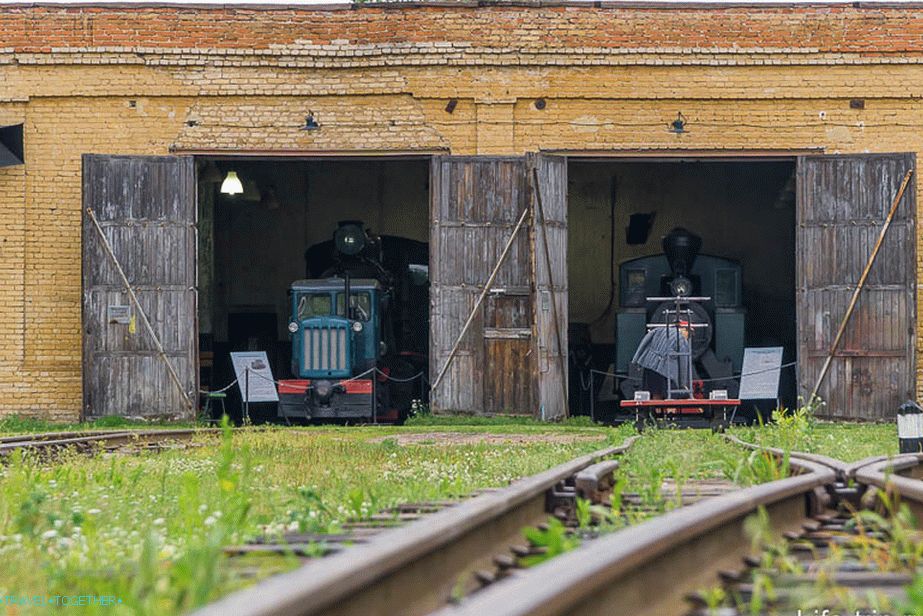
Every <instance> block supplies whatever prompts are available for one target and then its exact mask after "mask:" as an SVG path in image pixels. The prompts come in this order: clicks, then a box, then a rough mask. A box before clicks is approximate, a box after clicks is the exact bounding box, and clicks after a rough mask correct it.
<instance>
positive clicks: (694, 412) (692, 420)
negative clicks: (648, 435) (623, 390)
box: [619, 398, 740, 431]
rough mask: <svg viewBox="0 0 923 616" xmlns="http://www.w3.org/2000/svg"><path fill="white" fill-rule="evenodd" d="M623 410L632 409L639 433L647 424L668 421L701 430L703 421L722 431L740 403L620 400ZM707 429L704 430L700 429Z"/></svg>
mask: <svg viewBox="0 0 923 616" xmlns="http://www.w3.org/2000/svg"><path fill="white" fill-rule="evenodd" d="M619 404H620V406H621V407H622V408H623V409H634V411H635V426H636V427H637V428H638V429H639V430H643V429H644V426H645V424H646V423H648V422H652V421H654V420H664V419H670V420H674V421H676V422H677V423H678V424H680V425H683V424H685V425H689V426H696V425H699V426H701V423H700V422H702V421H703V420H704V421H706V422H707V424H708V426H710V427H711V429H712V430H719V431H721V430H724V428H726V427H727V426H728V425H729V423H730V421H729V419H728V418H729V417H733V413H734V411H735V410H736V409H737V407H739V406H740V400H738V399H736V398H733V399H728V400H702V399H699V398H685V399H674V400H622V401H621V402H620V403H619ZM703 427H707V426H703Z"/></svg>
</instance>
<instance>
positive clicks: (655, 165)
mask: <svg viewBox="0 0 923 616" xmlns="http://www.w3.org/2000/svg"><path fill="white" fill-rule="evenodd" d="M568 173H569V191H568V292H569V299H568V306H569V315H568V318H569V332H570V349H569V352H570V353H569V354H570V374H569V383H570V392H571V394H570V395H571V409H572V412H573V413H574V414H584V415H587V414H590V412H591V406H592V409H593V412H594V413H595V414H596V415H597V416H598V417H603V418H613V417H616V413H615V411H616V409H617V407H618V401H619V400H620V399H623V398H624V397H626V396H630V395H631V394H632V392H633V390H632V389H631V387H630V386H626V385H625V384H624V383H623V379H622V378H620V377H621V376H622V375H625V374H627V373H628V371H629V360H630V358H631V356H632V355H633V353H634V350H635V349H636V347H637V342H638V340H639V339H640V336H642V335H643V333H644V331H646V329H645V328H646V322H649V319H650V317H651V312H652V306H651V305H650V303H646V302H645V301H644V299H643V297H641V298H640V299H639V297H634V296H636V295H637V296H643V295H645V291H643V290H641V289H642V288H643V287H642V286H641V285H643V279H644V276H645V272H647V275H650V276H655V277H656V280H657V282H655V285H654V286H657V287H658V290H661V289H659V286H660V280H661V278H662V277H663V276H665V275H672V273H671V272H670V271H669V267H668V265H667V260H666V258H664V257H663V256H662V255H663V249H662V246H661V240H662V238H663V237H664V236H665V235H667V234H668V233H669V232H670V231H671V230H672V229H674V228H677V227H682V228H685V229H687V230H689V231H690V232H692V233H694V234H695V235H697V236H699V237H700V238H701V240H702V243H701V250H700V252H699V256H698V257H697V260H696V265H695V267H696V268H698V269H700V270H701V271H696V274H697V277H692V278H693V280H694V284H695V285H696V290H695V292H696V293H699V292H701V288H702V287H701V285H702V284H703V280H704V279H705V278H708V279H710V280H711V281H714V282H713V283H709V284H706V286H709V287H710V288H711V290H710V291H709V293H711V295H712V296H713V299H712V301H710V302H708V304H707V305H706V306H705V309H706V312H707V313H708V318H709V319H710V320H711V321H712V323H713V325H714V328H713V332H712V339H711V342H710V343H709V350H710V351H711V353H710V357H709V361H710V362H712V366H713V367H714V366H715V364H714V363H713V361H712V360H717V361H718V362H725V360H730V364H726V363H725V364H724V366H727V365H730V366H731V367H732V370H733V374H734V375H739V374H740V371H741V362H742V357H743V349H744V347H766V346H781V347H783V348H784V358H783V362H784V363H788V362H791V361H794V359H795V355H796V328H795V324H796V322H795V161H794V160H793V159H791V160H778V159H776V160H736V161H723V160H722V161H714V160H713V161H709V160H693V161H686V160H683V161H680V160H677V161H667V162H663V161H656V162H653V161H651V162H648V161H639V162H626V161H572V162H571V163H570V167H569V171H568ZM648 257H655V258H651V259H645V258H648ZM658 259H659V261H658ZM652 263H653V267H652ZM661 266H663V267H666V268H667V271H666V272H663V271H660V270H661V269H663V268H661ZM635 287H636V288H635ZM632 289H634V291H632ZM664 290H666V289H664ZM735 292H736V297H735ZM590 369H592V370H598V371H600V372H607V373H616V374H618V375H619V377H615V378H612V377H608V378H607V377H606V376H605V375H602V374H594V376H593V378H592V379H591V378H590V372H589V371H590ZM714 369H715V370H716V371H717V372H719V373H721V372H722V370H724V368H721V369H719V368H718V367H715V368H714ZM731 393H732V394H733V393H734V392H731ZM780 398H781V403H782V404H783V405H786V406H789V407H791V406H792V405H794V404H795V402H796V400H795V370H794V369H793V368H788V369H784V370H783V371H782V382H781V387H780ZM591 399H592V404H591ZM771 406H774V404H771ZM752 407H753V405H752V404H751V405H750V408H751V409H752Z"/></svg>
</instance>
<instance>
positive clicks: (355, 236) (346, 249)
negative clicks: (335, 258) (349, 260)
mask: <svg viewBox="0 0 923 616" xmlns="http://www.w3.org/2000/svg"><path fill="white" fill-rule="evenodd" d="M333 242H334V246H336V249H337V250H338V251H339V252H340V253H342V254H344V255H348V256H351V257H352V256H355V255H357V254H359V253H360V252H362V251H363V250H364V249H365V231H363V230H362V225H360V224H356V223H353V222H349V223H341V226H340V228H339V229H337V230H336V232H335V233H334V234H333Z"/></svg>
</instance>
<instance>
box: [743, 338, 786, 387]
mask: <svg viewBox="0 0 923 616" xmlns="http://www.w3.org/2000/svg"><path fill="white" fill-rule="evenodd" d="M783 351H784V349H783V348H782V347H748V348H745V349H744V365H743V368H742V369H741V371H740V374H741V376H740V395H739V396H738V397H739V398H740V399H741V400H775V399H776V398H778V397H779V377H780V376H781V373H782V352H783Z"/></svg>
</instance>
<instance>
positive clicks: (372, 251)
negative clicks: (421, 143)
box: [278, 221, 429, 421]
mask: <svg viewBox="0 0 923 616" xmlns="http://www.w3.org/2000/svg"><path fill="white" fill-rule="evenodd" d="M305 258H306V261H307V265H308V272H309V275H311V274H312V273H317V272H320V275H319V276H318V277H316V278H309V279H304V280H297V281H295V282H293V283H292V285H291V289H290V291H289V292H290V295H291V318H290V321H289V326H288V329H289V332H290V334H291V341H292V365H291V370H292V375H293V378H291V379H286V380H282V381H280V383H279V388H278V392H279V410H278V414H279V417H281V418H285V419H306V420H312V419H323V420H331V419H344V420H357V421H364V420H370V421H371V420H378V421H399V420H401V419H403V418H404V417H405V416H406V414H407V412H408V411H409V410H410V406H411V403H412V400H413V399H414V397H415V396H417V397H419V396H423V395H425V391H424V390H423V388H421V386H420V385H421V382H422V378H423V377H424V374H425V373H424V371H425V370H426V366H427V358H426V346H427V344H426V331H427V330H428V316H429V298H428V293H429V292H428V279H427V270H428V268H427V250H426V245H425V244H423V243H421V242H415V241H413V240H408V239H405V238H397V237H383V238H382V237H378V236H375V235H373V234H371V233H369V232H368V231H367V230H366V229H365V228H364V226H363V225H362V223H361V222H358V221H346V222H341V223H340V225H339V228H338V229H337V230H336V232H335V234H334V238H333V240H332V241H330V242H325V243H323V244H320V245H318V246H315V247H312V248H311V249H309V250H308V251H307V253H306V256H305ZM347 297H348V298H349V300H348V301H347V299H346V298H347Z"/></svg>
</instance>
